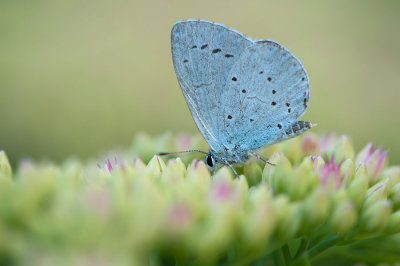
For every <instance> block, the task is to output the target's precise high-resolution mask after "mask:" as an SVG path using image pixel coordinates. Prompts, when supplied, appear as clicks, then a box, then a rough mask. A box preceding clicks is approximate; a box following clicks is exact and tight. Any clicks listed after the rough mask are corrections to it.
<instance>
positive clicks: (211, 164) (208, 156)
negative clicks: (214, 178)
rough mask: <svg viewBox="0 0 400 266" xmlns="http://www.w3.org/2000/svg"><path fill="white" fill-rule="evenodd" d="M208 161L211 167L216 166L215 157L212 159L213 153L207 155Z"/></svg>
mask: <svg viewBox="0 0 400 266" xmlns="http://www.w3.org/2000/svg"><path fill="white" fill-rule="evenodd" d="M206 163H207V165H208V166H210V167H213V166H214V163H213V159H212V157H211V154H209V155H207V157H206Z"/></svg>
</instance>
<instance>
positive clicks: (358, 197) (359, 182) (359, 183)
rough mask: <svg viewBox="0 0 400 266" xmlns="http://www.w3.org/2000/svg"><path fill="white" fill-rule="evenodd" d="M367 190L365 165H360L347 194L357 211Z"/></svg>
mask: <svg viewBox="0 0 400 266" xmlns="http://www.w3.org/2000/svg"><path fill="white" fill-rule="evenodd" d="M367 189H368V175H367V168H366V167H365V165H360V167H359V168H358V169H357V171H356V173H355V175H354V179H353V180H352V181H351V182H350V184H349V186H348V188H347V193H348V195H349V197H350V199H351V200H352V201H353V202H354V204H355V205H356V206H357V208H358V209H359V208H360V207H361V206H362V204H363V203H364V200H365V196H366V193H367Z"/></svg>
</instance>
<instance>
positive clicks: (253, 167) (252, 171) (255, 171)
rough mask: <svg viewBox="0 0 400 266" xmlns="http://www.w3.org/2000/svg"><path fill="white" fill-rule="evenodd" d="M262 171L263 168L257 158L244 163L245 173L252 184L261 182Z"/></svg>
mask: <svg viewBox="0 0 400 266" xmlns="http://www.w3.org/2000/svg"><path fill="white" fill-rule="evenodd" d="M262 172H263V170H262V169H261V167H260V165H259V164H258V163H257V161H256V159H255V158H251V159H250V160H248V161H247V162H246V163H245V164H244V167H243V174H244V175H245V176H246V178H247V182H249V185H250V186H252V185H256V184H258V183H260V181H261V177H262Z"/></svg>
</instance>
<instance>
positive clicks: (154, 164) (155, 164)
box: [147, 155, 166, 176]
mask: <svg viewBox="0 0 400 266" xmlns="http://www.w3.org/2000/svg"><path fill="white" fill-rule="evenodd" d="M165 167H166V166H165V163H164V161H163V160H162V159H161V158H160V157H159V156H157V155H154V156H153V158H152V159H151V160H150V162H149V163H148V164H147V169H149V170H150V172H151V173H152V174H153V175H154V176H158V175H160V174H161V173H162V171H163V170H164V169H165Z"/></svg>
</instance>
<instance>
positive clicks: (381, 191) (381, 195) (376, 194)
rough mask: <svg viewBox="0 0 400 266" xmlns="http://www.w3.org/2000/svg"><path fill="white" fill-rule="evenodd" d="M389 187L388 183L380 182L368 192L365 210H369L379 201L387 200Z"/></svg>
mask: <svg viewBox="0 0 400 266" xmlns="http://www.w3.org/2000/svg"><path fill="white" fill-rule="evenodd" d="M387 194H388V186H387V183H386V182H379V183H377V184H375V185H374V186H373V187H370V188H369V189H368V190H367V196H366V199H365V202H364V208H368V207H369V206H371V205H372V204H374V203H375V202H377V201H382V200H386V199H387Z"/></svg>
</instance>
